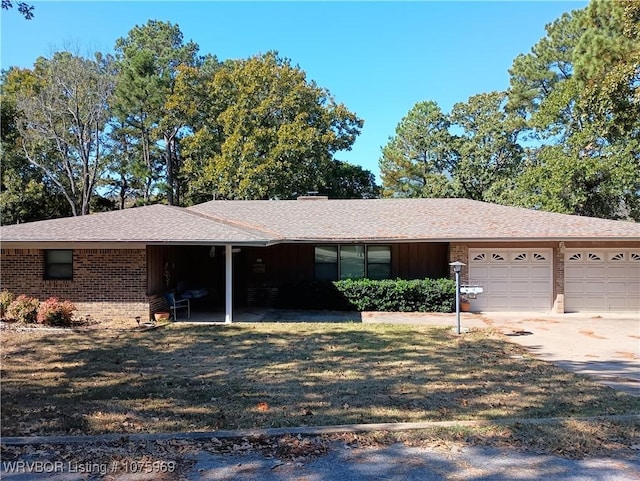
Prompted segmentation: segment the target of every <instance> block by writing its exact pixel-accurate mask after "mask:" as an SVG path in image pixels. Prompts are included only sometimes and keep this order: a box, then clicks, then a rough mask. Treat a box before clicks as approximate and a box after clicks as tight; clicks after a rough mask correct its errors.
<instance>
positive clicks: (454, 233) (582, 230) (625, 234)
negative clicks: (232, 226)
mask: <svg viewBox="0 0 640 481" xmlns="http://www.w3.org/2000/svg"><path fill="white" fill-rule="evenodd" d="M187 210H190V211H196V212H200V213H202V214H205V215H209V216H215V217H219V218H223V219H225V220H226V221H228V222H238V225H251V226H253V227H257V228H261V229H268V230H269V231H272V232H273V233H274V234H275V235H277V236H279V237H282V238H285V239H287V240H292V241H295V240H299V241H305V240H309V241H311V240H313V241H315V240H319V241H322V240H326V241H333V240H335V241H359V240H367V241H369V240H371V241H374V240H399V241H400V240H418V239H424V240H476V241H477V240H518V239H523V240H524V239H526V240H533V239H536V240H537V239H540V240H551V239H553V240H560V239H563V240H570V239H614V238H615V239H626V240H640V224H638V223H633V222H622V221H612V220H605V219H595V218H590V217H579V216H573V215H567V214H556V213H551V212H542V211H535V210H530V209H523V208H519V207H508V206H503V205H497V204H489V203H486V202H478V201H473V200H468V199H367V200H303V201H295V200H293V201H211V202H207V203H204V204H199V205H196V206H193V207H190V208H188V209H187Z"/></svg>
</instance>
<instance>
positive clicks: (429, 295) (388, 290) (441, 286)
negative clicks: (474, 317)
mask: <svg viewBox="0 0 640 481" xmlns="http://www.w3.org/2000/svg"><path fill="white" fill-rule="evenodd" d="M334 285H335V286H336V288H337V289H338V291H340V292H341V293H342V295H343V296H344V298H345V299H346V300H347V301H348V302H349V303H350V304H351V305H353V306H354V308H355V309H356V310H358V311H388V312H451V311H452V310H453V306H454V302H455V291H456V285H455V282H454V281H453V280H451V279H412V280H405V279H384V280H372V279H346V280H343V281H336V282H334Z"/></svg>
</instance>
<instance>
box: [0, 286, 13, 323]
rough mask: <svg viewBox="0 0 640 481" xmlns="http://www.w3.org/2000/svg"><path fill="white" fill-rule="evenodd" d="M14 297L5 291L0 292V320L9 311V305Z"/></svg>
mask: <svg viewBox="0 0 640 481" xmlns="http://www.w3.org/2000/svg"><path fill="white" fill-rule="evenodd" d="M15 297H16V296H14V295H13V294H12V293H11V292H9V291H8V290H6V289H5V290H3V291H2V292H0V319H4V316H5V314H6V313H7V309H9V305H11V303H12V302H13V300H14V299H15Z"/></svg>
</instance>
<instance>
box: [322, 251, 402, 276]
mask: <svg viewBox="0 0 640 481" xmlns="http://www.w3.org/2000/svg"><path fill="white" fill-rule="evenodd" d="M314 261H315V279H316V280H318V281H335V280H338V279H362V278H369V279H388V278H390V277H391V247H390V246H383V245H323V246H316V247H315V253H314Z"/></svg>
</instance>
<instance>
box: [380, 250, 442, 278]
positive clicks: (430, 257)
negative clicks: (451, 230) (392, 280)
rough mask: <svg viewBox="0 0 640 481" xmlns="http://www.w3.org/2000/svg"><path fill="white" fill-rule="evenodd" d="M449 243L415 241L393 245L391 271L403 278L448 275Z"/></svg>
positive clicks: (394, 275) (395, 275)
mask: <svg viewBox="0 0 640 481" xmlns="http://www.w3.org/2000/svg"><path fill="white" fill-rule="evenodd" d="M447 256H448V244H446V243H435V242H415V243H410V244H394V245H392V247H391V263H392V268H391V271H392V273H393V277H399V278H401V279H424V278H427V277H429V278H432V279H438V278H440V277H447V276H448V259H447Z"/></svg>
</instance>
